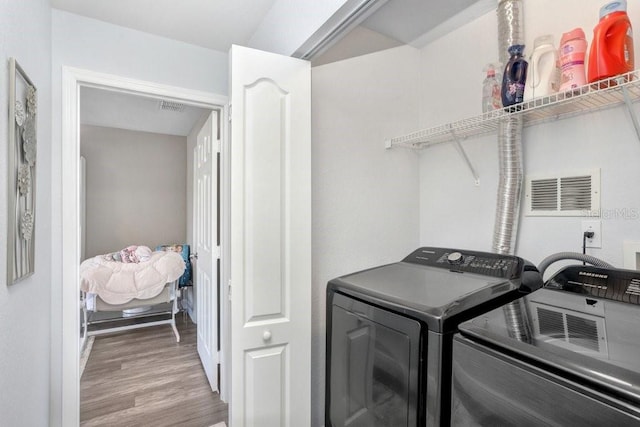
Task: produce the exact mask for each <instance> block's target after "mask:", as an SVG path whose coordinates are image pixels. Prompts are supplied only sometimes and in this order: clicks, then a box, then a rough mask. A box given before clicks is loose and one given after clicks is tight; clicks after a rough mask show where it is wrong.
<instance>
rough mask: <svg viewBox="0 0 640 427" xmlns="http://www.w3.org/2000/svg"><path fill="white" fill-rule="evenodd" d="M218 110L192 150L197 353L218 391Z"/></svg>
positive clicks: (212, 387) (215, 389) (199, 135)
mask: <svg viewBox="0 0 640 427" xmlns="http://www.w3.org/2000/svg"><path fill="white" fill-rule="evenodd" d="M218 147H219V142H218V112H217V111H213V112H211V114H210V115H209V118H208V119H207V121H206V123H205V124H204V125H203V126H202V128H201V129H200V131H199V132H198V138H197V142H196V146H195V148H194V149H193V175H194V187H193V188H194V194H193V204H194V206H193V216H194V218H193V233H194V236H193V237H194V239H193V242H194V251H195V253H196V254H197V255H196V256H197V259H195V261H194V263H193V270H194V276H195V283H194V288H195V293H196V304H197V305H196V323H197V331H198V337H197V341H198V355H199V356H200V360H201V361H202V366H203V367H204V371H205V373H206V374H207V379H208V380H209V384H210V385H211V389H212V390H213V391H218V363H219V360H218V260H219V257H220V255H219V254H220V251H219V249H218V248H219V245H218V152H219V151H218Z"/></svg>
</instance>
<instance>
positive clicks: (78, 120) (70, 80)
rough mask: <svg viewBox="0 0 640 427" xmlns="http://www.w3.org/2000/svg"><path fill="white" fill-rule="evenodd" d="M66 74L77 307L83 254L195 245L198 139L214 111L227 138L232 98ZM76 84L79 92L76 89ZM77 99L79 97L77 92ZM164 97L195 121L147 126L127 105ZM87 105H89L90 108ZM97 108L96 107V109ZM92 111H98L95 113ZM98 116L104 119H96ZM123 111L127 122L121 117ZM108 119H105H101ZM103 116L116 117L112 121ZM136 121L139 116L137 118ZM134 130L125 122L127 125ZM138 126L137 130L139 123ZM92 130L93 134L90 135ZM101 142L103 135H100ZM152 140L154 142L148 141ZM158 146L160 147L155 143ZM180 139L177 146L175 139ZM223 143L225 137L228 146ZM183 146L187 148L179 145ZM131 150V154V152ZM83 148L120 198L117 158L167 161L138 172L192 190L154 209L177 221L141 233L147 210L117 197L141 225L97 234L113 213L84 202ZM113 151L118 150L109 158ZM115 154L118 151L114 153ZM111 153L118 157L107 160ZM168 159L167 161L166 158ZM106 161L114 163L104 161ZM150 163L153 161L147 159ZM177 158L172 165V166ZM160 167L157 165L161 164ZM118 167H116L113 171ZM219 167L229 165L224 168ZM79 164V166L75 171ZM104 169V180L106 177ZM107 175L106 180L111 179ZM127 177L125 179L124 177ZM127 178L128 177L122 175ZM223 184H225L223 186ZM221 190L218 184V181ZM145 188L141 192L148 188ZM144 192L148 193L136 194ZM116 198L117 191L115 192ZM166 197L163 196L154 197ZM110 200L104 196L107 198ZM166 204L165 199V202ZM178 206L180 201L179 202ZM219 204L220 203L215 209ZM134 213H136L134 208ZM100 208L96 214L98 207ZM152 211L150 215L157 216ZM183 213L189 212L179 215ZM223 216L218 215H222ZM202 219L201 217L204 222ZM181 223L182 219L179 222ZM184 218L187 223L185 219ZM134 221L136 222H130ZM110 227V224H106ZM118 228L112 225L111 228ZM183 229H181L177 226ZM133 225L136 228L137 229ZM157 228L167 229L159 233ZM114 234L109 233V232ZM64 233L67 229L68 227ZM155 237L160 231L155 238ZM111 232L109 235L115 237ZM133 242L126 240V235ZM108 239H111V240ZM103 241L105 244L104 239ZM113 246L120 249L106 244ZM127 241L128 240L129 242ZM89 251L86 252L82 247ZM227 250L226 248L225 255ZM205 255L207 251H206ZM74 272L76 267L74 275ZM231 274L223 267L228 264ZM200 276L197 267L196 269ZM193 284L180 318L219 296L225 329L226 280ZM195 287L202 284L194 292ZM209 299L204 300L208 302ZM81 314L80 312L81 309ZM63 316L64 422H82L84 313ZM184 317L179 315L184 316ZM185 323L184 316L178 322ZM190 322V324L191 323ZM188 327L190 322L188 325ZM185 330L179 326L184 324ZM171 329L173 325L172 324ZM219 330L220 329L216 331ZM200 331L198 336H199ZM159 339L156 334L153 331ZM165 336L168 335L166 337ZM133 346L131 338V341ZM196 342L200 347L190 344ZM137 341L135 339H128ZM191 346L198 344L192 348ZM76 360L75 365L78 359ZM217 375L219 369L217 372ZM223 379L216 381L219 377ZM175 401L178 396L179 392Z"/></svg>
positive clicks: (67, 293) (219, 137) (218, 135)
mask: <svg viewBox="0 0 640 427" xmlns="http://www.w3.org/2000/svg"><path fill="white" fill-rule="evenodd" d="M67 71H69V72H68V73H66V77H67V79H65V83H66V84H67V87H66V89H69V90H68V91H66V95H68V96H67V97H65V101H64V109H65V112H66V113H67V115H66V118H67V119H68V120H66V121H65V123H64V124H63V133H64V132H65V131H66V132H67V133H68V135H67V137H66V138H65V141H68V146H67V147H66V148H67V152H66V153H65V154H66V155H64V159H63V164H64V169H65V172H67V171H68V173H65V176H64V177H63V188H64V190H65V193H66V194H67V197H66V198H63V205H64V207H63V212H66V214H65V215H64V218H65V225H66V227H65V229H66V230H67V231H68V232H69V233H70V234H72V235H73V234H75V237H76V238H74V239H69V241H66V242H65V243H64V245H63V246H64V248H63V249H64V250H63V252H64V251H67V250H68V251H69V252H70V253H69V256H70V257H71V254H73V255H74V256H73V258H75V260H74V259H73V258H68V259H67V260H66V262H63V265H64V267H63V277H65V278H66V281H65V283H67V285H68V287H65V289H64V295H63V304H64V305H67V306H71V305H72V304H74V303H75V305H76V307H77V295H78V293H79V292H78V291H79V280H78V275H77V273H78V271H79V270H78V269H79V265H80V261H82V260H83V259H84V258H89V257H91V256H95V255H96V254H99V253H100V252H105V251H107V252H108V251H111V250H113V251H116V250H117V249H118V248H119V246H123V245H129V244H143V245H146V246H150V247H152V249H155V248H156V247H157V246H161V245H171V244H174V243H175V244H179V243H182V244H190V246H191V247H193V246H192V245H191V244H192V242H193V235H194V231H193V219H192V218H193V214H194V212H193V209H192V208H191V206H192V205H193V201H192V199H193V197H192V194H193V193H192V191H191V190H192V186H193V184H194V172H193V168H192V167H191V166H190V165H192V164H193V161H192V156H193V153H194V151H196V150H195V146H196V144H197V139H198V135H199V133H200V130H201V128H202V126H204V125H205V123H206V122H207V121H210V120H209V119H210V118H211V117H215V121H216V131H215V135H211V138H210V139H213V141H210V142H213V143H214V144H213V145H214V147H215V146H217V144H215V142H216V141H221V142H222V141H223V140H224V139H225V128H224V123H223V120H222V119H223V118H224V117H226V109H225V104H226V98H225V97H221V96H217V95H213V94H206V93H200V92H197V93H196V92H192V91H189V90H184V89H181V88H173V87H164V86H157V85H152V84H149V83H147V82H140V81H132V80H130V79H123V78H119V77H117V76H106V75H102V74H95V73H92V72H84V71H78V70H67ZM72 90H73V94H72V93H71V92H72ZM74 98H75V99H74ZM161 101H164V102H165V103H166V104H168V105H169V106H170V108H177V109H179V108H182V109H183V111H184V110H187V111H188V112H189V113H188V114H191V116H192V119H187V120H186V121H187V122H188V121H189V120H191V123H189V124H187V125H185V123H184V122H185V121H184V120H183V123H182V125H181V126H182V128H180V129H179V126H180V125H177V127H176V128H175V129H174V130H169V131H167V130H166V126H167V124H169V122H170V121H169V120H168V119H167V116H165V117H164V119H162V120H160V122H161V124H162V125H163V126H165V130H162V129H161V128H155V129H154V128H149V127H147V128H142V129H141V128H140V127H138V128H136V126H140V124H141V123H142V122H145V121H147V122H150V121H152V120H150V119H149V118H148V117H145V114H146V113H142V112H138V113H136V112H132V111H129V110H127V108H131V107H132V105H133V104H136V103H139V104H144V103H146V104H153V105H154V107H153V108H156V109H157V111H162V110H161V109H160V108H161V107H160V106H159V105H158V104H161ZM110 102H114V103H115V104H117V107H116V108H115V109H111V113H109V108H108V105H107V104H108V103H110ZM85 107H86V108H85ZM92 111H93V112H92ZM92 115H93V116H92ZM98 116H102V119H100V118H99V117H98ZM96 117H98V118H96ZM118 117H119V119H120V120H121V122H119V123H118ZM132 118H134V119H135V118H138V119H139V120H137V123H138V125H126V124H122V123H123V122H122V120H124V121H125V122H126V121H129V122H130V121H131V119H132ZM101 120H102V121H101ZM104 120H111V121H112V122H111V123H109V122H107V121H104ZM134 122H136V120H134ZM127 127H128V128H129V129H126V128H127ZM132 128H133V129H132ZM169 133H179V134H180V133H182V134H183V135H169ZM85 137H86V138H85ZM83 140H86V145H84V144H83V143H81V142H82V141H83ZM100 141H102V142H100ZM106 141H112V142H113V141H117V143H116V144H114V145H120V148H119V150H120V152H117V149H116V148H117V147H109V148H111V149H114V150H115V152H114V151H113V150H111V152H110V154H109V153H107V152H105V151H104V149H105V148H106V147H105V146H104V145H105V142H106ZM145 141H147V144H146V147H144V146H145ZM176 144H177V145H182V147H181V148H183V150H182V151H181V150H180V149H179V150H178V151H175V148H176V147H175V145H176ZM154 145H155V146H154ZM162 145H164V146H166V147H169V150H168V152H165V153H161V152H160V151H162V150H160V149H159V147H160V146H162ZM172 145H173V151H172V149H171V146H172ZM222 145H223V144H220V146H222ZM83 151H84V153H83ZM180 151H181V152H180ZM72 152H73V153H72ZM127 152H128V154H127ZM134 152H137V155H138V156H140V157H139V158H140V159H146V161H142V162H140V160H138V164H137V165H136V160H135V159H131V158H130V157H136V156H134V155H133V153H134ZM81 154H86V156H85V158H88V157H91V159H87V160H86V171H90V172H89V176H92V180H93V185H97V186H98V187H100V186H102V188H103V189H102V191H104V187H108V186H109V185H111V186H112V188H111V189H107V191H108V190H115V191H114V193H115V195H114V197H115V196H117V192H118V191H123V190H122V188H120V189H118V188H117V183H116V181H118V180H117V179H113V180H112V181H111V182H109V181H108V177H106V176H105V175H104V174H107V175H108V174H109V173H111V174H118V173H122V174H123V175H125V176H126V175H127V174H128V172H127V171H126V170H125V163H126V162H123V161H120V162H117V159H118V158H121V159H122V158H123V156H124V157H129V163H130V165H129V167H132V168H134V169H135V168H136V167H137V168H138V169H145V168H148V167H150V166H153V165H152V164H153V163H160V164H164V163H163V162H165V163H166V164H164V167H162V168H160V169H157V168H156V169H155V170H154V171H151V170H146V172H144V171H140V170H138V172H142V175H141V176H146V175H155V176H153V177H149V179H151V180H153V179H154V178H155V179H156V180H158V181H162V180H165V182H173V183H174V184H175V182H177V185H178V187H179V186H180V185H182V187H183V190H184V191H185V192H186V193H188V194H183V200H184V201H183V202H182V207H180V206H177V204H176V203H172V202H170V201H169V202H167V201H166V200H165V201H164V205H166V204H169V205H171V206H164V209H165V212H162V213H160V214H159V215H153V216H154V217H155V218H156V221H157V222H162V221H173V225H171V226H166V225H165V226H163V225H161V224H160V225H158V224H156V227H155V228H156V231H154V230H153V229H151V230H150V231H149V230H148V232H150V233H151V234H147V235H146V236H144V235H143V234H139V235H135V233H139V232H140V231H142V230H140V229H141V228H144V227H142V226H140V220H141V217H142V218H144V216H145V214H143V213H142V211H140V209H141V208H140V206H138V207H137V208H136V207H135V206H123V205H126V204H130V205H133V204H132V203H130V202H126V201H124V202H123V201H122V200H121V201H120V202H116V203H113V201H112V204H115V205H117V206H119V208H120V212H119V213H118V215H122V214H124V215H125V216H127V215H128V216H132V217H133V218H135V219H134V221H133V222H134V223H138V225H139V226H134V227H133V228H132V229H129V230H119V231H118V232H116V230H113V231H112V232H111V233H110V234H111V235H110V236H108V237H105V236H104V235H103V236H102V238H96V234H99V232H102V231H104V230H100V231H98V230H99V229H100V223H101V222H102V223H104V217H103V219H102V220H100V218H96V216H97V217H100V216H101V215H106V214H107V212H106V210H105V209H103V210H102V211H101V210H100V209H98V208H97V207H96V204H95V200H90V199H91V197H93V195H94V194H93V193H91V194H92V195H91V196H86V199H84V200H86V201H87V204H85V205H84V206H83V197H82V191H81V187H82V185H81V184H82V183H83V176H84V175H83V173H82V167H81V165H82V162H81V160H80V159H81V156H80V155H81ZM109 156H111V157H109ZM113 156H115V157H113ZM109 158H111V161H109V160H108V159H109ZM162 159H164V160H162ZM105 163H106V164H107V167H106V168H105V167H104V166H105ZM141 163H147V164H141ZM221 163H224V161H223V159H222V157H220V158H219V159H216V168H218V167H220V165H221ZM171 165H173V167H172V166H171ZM155 166H158V165H157V164H156V165H155ZM167 168H171V169H173V170H172V171H170V172H171V173H173V177H171V173H168V174H165V175H167V176H165V177H164V178H160V177H159V176H158V175H159V174H161V170H162V169H167ZM109 169H111V171H109ZM220 169H222V168H221V167H220ZM74 171H75V172H76V173H74ZM101 174H102V176H103V178H102V179H100V178H99V177H100V176H101ZM137 179H138V181H137V182H136V180H135V179H134V182H132V183H130V185H131V186H132V187H134V188H136V187H137V189H138V190H141V189H142V188H144V185H142V183H141V182H140V181H139V180H140V179H142V178H140V177H138V178H137ZM92 180H87V181H86V182H87V184H88V185H87V187H85V193H84V194H85V195H87V194H89V193H90V192H92V191H95V190H96V189H95V187H94V186H92V183H91V181H92ZM105 180H107V182H104V181H105ZM125 181H126V180H125ZM121 182H122V181H121ZM180 182H182V184H180ZM218 188H220V187H218ZM216 191H217V188H216ZM143 193H144V191H143V192H142V193H140V194H143ZM161 193H163V194H162V197H166V196H167V194H166V193H174V194H173V196H174V197H178V198H179V196H180V195H179V194H178V195H176V194H175V193H176V192H175V191H173V192H172V191H166V188H165V189H163V190H162V191H161ZM149 196H151V198H149V199H148V200H147V203H149V204H153V201H152V200H151V199H152V198H153V195H149ZM137 197H138V198H142V199H144V195H143V197H140V195H138V196H137ZM162 197H160V194H156V197H155V199H161V198H162ZM132 198H136V196H135V195H133V196H132V195H131V194H130V195H129V196H126V197H124V198H123V199H129V200H131V199H132ZM214 199H215V202H216V204H217V202H218V199H219V197H218V196H217V195H216V196H215V197H214ZM114 200H117V197H116V199H114ZM155 201H160V200H155ZM103 202H104V200H103ZM161 204H163V203H161ZM89 205H90V206H91V207H90V208H88V209H87V210H86V212H87V217H86V218H87V219H88V221H86V222H85V226H81V224H83V215H82V213H83V207H88V206H89ZM178 205H179V203H178ZM161 208H162V206H161V207H155V208H153V209H152V210H151V211H150V212H154V211H156V210H158V209H161ZM127 210H128V212H129V214H126V213H123V211H127ZM166 210H176V211H179V212H178V214H177V215H175V212H173V214H171V215H168V212H166ZM216 210H217V209H216ZM132 212H133V213H132ZM135 212H139V213H140V215H138V216H137V217H136V215H135ZM92 213H93V214H92ZM150 215H151V214H149V213H148V212H147V214H146V216H150ZM180 218H182V219H180ZM215 218H217V215H216V216H215ZM215 218H214V219H213V221H212V223H210V224H207V226H208V227H209V228H213V229H222V230H224V229H225V227H224V225H222V226H219V225H218V222H217V220H216V219H215ZM202 221H203V220H202V219H201V222H202ZM176 222H177V223H176ZM180 222H182V224H181V225H180V224H178V223H180ZM128 223H129V226H130V223H131V221H130V222H128ZM104 228H107V227H104ZM112 228H113V227H112ZM115 228H117V229H122V228H126V226H125V225H124V224H123V226H122V227H117V226H116V227H115ZM178 229H179V231H176V230H178ZM132 230H133V231H132ZM157 230H162V231H161V232H158V231H157ZM108 234H109V233H108ZM118 234H120V235H121V236H124V237H120V239H122V238H124V239H125V240H118V239H117V238H115V237H117V236H114V235H118ZM65 235H67V234H66V232H65ZM219 235H220V236H221V237H224V233H220V234H219ZM152 236H153V237H152ZM92 238H95V240H96V241H100V242H101V243H100V244H96V242H95V241H92ZM109 239H110V241H109ZM125 241H127V242H129V243H123V242H125ZM105 242H106V243H105ZM100 245H102V246H100ZM105 245H106V246H105ZM222 246H223V244H222V242H221V241H220V239H217V247H222ZM107 247H109V248H114V249H106V248H107ZM123 247H124V246H123ZM83 252H84V254H83ZM223 253H224V251H222V250H219V251H218V250H214V251H212V252H211V254H212V256H216V259H215V260H212V262H214V263H215V264H216V265H219V264H224V263H221V261H224V259H223V256H222V255H223ZM218 254H220V255H218ZM199 256H200V257H201V256H202V255H201V254H200V255H199ZM195 269H197V261H196V262H194V270H195ZM74 273H75V274H74ZM222 274H224V271H222ZM193 276H194V277H196V280H197V276H198V275H197V273H196V274H194V275H193ZM215 277H217V278H218V280H217V284H218V285H219V283H221V281H220V280H219V275H218V274H217V273H216V274H215ZM195 285H196V286H194V287H185V288H182V289H180V292H179V293H181V294H182V295H183V297H182V302H183V309H184V310H185V312H184V313H185V314H184V316H183V317H182V318H181V320H179V321H183V322H192V320H196V321H197V319H198V314H197V313H198V310H197V306H198V305H200V306H202V304H197V299H198V297H200V298H201V299H202V298H205V299H211V300H212V301H213V303H211V302H209V304H206V305H209V306H213V307H216V311H217V313H216V314H218V313H220V314H221V315H220V316H219V321H218V316H216V323H217V325H216V329H217V331H218V330H221V331H224V330H225V325H226V324H227V322H226V316H227V313H228V312H227V311H226V310H225V306H224V304H220V303H219V301H221V300H223V299H222V298H221V295H220V294H221V293H223V292H224V290H223V289H222V288H221V287H220V286H216V288H215V290H214V291H213V292H209V293H208V294H207V295H200V296H198V294H197V289H198V286H197V283H195ZM194 289H195V290H196V291H195V292H194ZM72 293H74V294H75V295H76V298H75V300H76V301H75V302H72V301H71V295H72ZM206 305H205V306H206ZM76 313H77V311H76ZM63 316H64V321H63V346H64V348H65V354H66V357H64V358H63V401H64V403H65V405H64V406H65V408H69V410H68V411H67V413H66V414H63V418H64V419H66V420H68V421H69V423H68V424H67V423H66V422H65V424H64V425H77V424H78V422H79V412H80V411H79V402H80V389H79V383H80V375H79V370H78V366H79V362H80V349H81V348H80V346H79V345H78V342H80V340H79V338H80V335H79V331H80V330H81V328H80V326H81V319H80V318H79V317H78V316H74V317H75V318H72V316H70V315H69V313H67V311H65V312H64V314H63ZM178 317H179V318H180V315H179V316H178ZM178 323H179V322H178ZM185 324H186V325H188V323H185ZM181 327H184V325H182V326H181ZM158 328H159V327H154V328H145V329H140V330H136V333H137V332H138V331H140V333H147V332H149V333H150V335H153V333H152V332H153V330H155V329H158ZM179 329H180V327H179ZM167 330H168V331H170V330H171V329H170V328H168V327H167ZM183 331H184V333H185V335H184V336H185V337H189V336H190V335H189V334H191V337H192V338H194V344H195V341H197V340H198V339H199V337H198V338H195V336H197V333H195V332H194V331H193V328H191V329H189V327H184V329H183ZM217 331H216V332H217ZM194 335H195V336H194ZM219 335H220V336H221V339H219V340H218V339H216V349H215V352H214V353H215V354H216V357H218V359H217V360H216V370H217V369H218V363H219V366H220V371H221V372H222V373H223V375H222V376H221V378H220V383H221V384H220V386H219V390H220V391H221V392H222V395H221V397H222V399H223V400H226V393H225V391H226V390H225V386H226V384H225V376H224V373H225V370H224V358H223V357H219V356H218V354H224V352H223V351H218V350H224V349H225V343H226V341H225V334H224V333H222V334H219ZM148 339H150V340H153V338H152V337H150V338H148ZM173 340H174V343H173V344H172V345H173V347H176V345H180V344H176V343H175V338H173ZM73 341H75V349H73V348H72V345H73V344H72V343H73ZM165 343H166V341H165ZM125 345H126V344H125ZM189 345H190V344H189V342H188V341H187V343H186V344H184V345H183V347H188V346H189ZM191 346H192V347H194V348H193V349H195V346H194V345H192V344H191ZM129 347H131V346H129ZM193 349H192V350H193ZM138 363H139V364H141V365H144V362H143V361H138ZM73 365H75V367H74V366H73ZM197 368H198V369H200V370H201V369H202V368H201V367H200V366H197ZM216 374H217V372H216ZM216 382H217V381H216ZM217 387H218V384H215V385H214V384H211V388H214V389H215V388H217ZM174 400H175V399H174Z"/></svg>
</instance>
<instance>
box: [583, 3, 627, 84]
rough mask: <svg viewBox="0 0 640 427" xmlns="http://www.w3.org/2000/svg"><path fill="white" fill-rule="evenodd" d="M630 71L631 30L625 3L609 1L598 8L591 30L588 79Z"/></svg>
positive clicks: (603, 77)
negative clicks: (598, 14)
mask: <svg viewBox="0 0 640 427" xmlns="http://www.w3.org/2000/svg"><path fill="white" fill-rule="evenodd" d="M633 69H634V58H633V31H632V29H631V21H629V16H628V15H627V2H626V0H616V1H612V2H610V3H607V4H606V5H604V6H603V7H602V8H601V9H600V22H598V25H596V27H595V28H594V29H593V42H592V43H591V51H590V53H589V71H588V80H589V83H593V82H595V81H598V80H602V79H606V78H609V77H613V76H617V75H619V74H624V73H628V72H629V71H633Z"/></svg>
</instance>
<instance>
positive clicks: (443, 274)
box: [329, 248, 539, 332]
mask: <svg viewBox="0 0 640 427" xmlns="http://www.w3.org/2000/svg"><path fill="white" fill-rule="evenodd" d="M525 265H526V263H525V262H524V261H523V260H522V259H520V258H517V257H511V256H504V257H503V256H499V255H496V254H488V253H483V252H471V251H460V250H454V249H443V248H420V249H418V250H416V251H415V252H414V253H412V254H411V255H409V257H407V258H405V260H404V261H403V262H399V263H394V264H389V265H385V266H381V267H377V268H373V269H370V270H365V271H362V272H359V273H354V274H350V275H347V276H343V277H340V278H338V279H334V280H332V281H331V282H329V289H330V290H332V291H338V292H341V293H344V294H347V295H352V296H354V297H357V298H359V299H362V300H366V301H370V302H372V303H374V304H377V305H380V306H383V307H386V308H389V309H392V310H394V311H397V312H400V313H406V314H408V315H411V316H412V317H415V318H417V319H419V320H422V321H424V322H426V323H427V326H428V327H429V329H431V330H434V331H436V332H447V331H450V330H454V329H455V325H456V324H457V323H458V322H460V321H462V320H465V319H469V318H471V317H473V316H474V315H477V314H479V313H481V312H482V311H487V310H490V309H491V308H494V307H496V306H498V305H499V304H503V303H504V302H506V301H507V300H511V299H513V298H516V297H517V296H519V295H520V294H521V292H527V291H528V290H529V288H527V287H523V280H521V278H522V273H523V272H524V268H525ZM532 274H533V275H535V276H536V277H537V278H539V275H538V274H537V271H532ZM529 282H530V281H527V283H529Z"/></svg>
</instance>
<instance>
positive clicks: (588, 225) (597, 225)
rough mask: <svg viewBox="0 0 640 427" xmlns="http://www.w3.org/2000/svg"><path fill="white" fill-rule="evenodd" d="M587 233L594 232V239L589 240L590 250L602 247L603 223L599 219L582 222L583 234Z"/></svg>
mask: <svg viewBox="0 0 640 427" xmlns="http://www.w3.org/2000/svg"><path fill="white" fill-rule="evenodd" d="M585 231H593V237H592V238H590V239H589V238H587V241H586V243H587V247H588V248H601V247H602V223H601V221H600V220H599V219H590V220H584V221H582V233H584V232H585Z"/></svg>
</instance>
